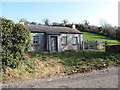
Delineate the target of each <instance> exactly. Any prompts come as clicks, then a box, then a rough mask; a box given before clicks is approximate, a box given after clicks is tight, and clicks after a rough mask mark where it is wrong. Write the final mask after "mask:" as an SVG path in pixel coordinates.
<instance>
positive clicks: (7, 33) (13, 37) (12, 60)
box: [0, 18, 30, 68]
mask: <svg viewBox="0 0 120 90" xmlns="http://www.w3.org/2000/svg"><path fill="white" fill-rule="evenodd" d="M0 21H1V30H2V34H1V35H2V64H3V65H7V66H10V67H12V68H16V67H18V66H19V63H20V61H21V60H23V59H24V53H25V52H26V51H28V49H29V46H30V32H29V30H28V29H26V28H25V27H24V25H22V24H15V23H13V22H12V21H11V20H7V19H5V18H0Z"/></svg>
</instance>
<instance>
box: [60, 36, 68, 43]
mask: <svg viewBox="0 0 120 90" xmlns="http://www.w3.org/2000/svg"><path fill="white" fill-rule="evenodd" d="M61 42H62V45H67V36H63V37H62V38H61Z"/></svg>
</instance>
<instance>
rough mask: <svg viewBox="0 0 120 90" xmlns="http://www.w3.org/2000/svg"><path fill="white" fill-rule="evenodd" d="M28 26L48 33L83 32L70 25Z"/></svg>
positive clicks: (36, 30) (30, 28) (33, 30)
mask: <svg viewBox="0 0 120 90" xmlns="http://www.w3.org/2000/svg"><path fill="white" fill-rule="evenodd" d="M26 28H28V29H29V30H30V31H31V32H44V33H46V34H60V33H75V34H77V33H79V34H82V33H81V32H80V31H78V30H77V29H72V28H68V27H56V26H37V25H28V26H26Z"/></svg>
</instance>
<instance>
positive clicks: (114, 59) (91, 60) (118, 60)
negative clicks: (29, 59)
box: [30, 50, 120, 73]
mask: <svg viewBox="0 0 120 90" xmlns="http://www.w3.org/2000/svg"><path fill="white" fill-rule="evenodd" d="M30 55H31V56H33V57H35V58H36V57H37V58H42V59H43V60H45V61H47V60H49V59H53V60H57V61H58V62H59V63H61V64H63V65H64V66H65V67H66V68H68V69H67V70H68V71H67V70H66V72H67V73H68V72H69V73H74V72H84V71H90V70H92V69H102V68H105V67H108V66H110V65H120V54H115V55H114V54H113V55H108V54H106V53H105V51H103V50H97V51H65V52H58V53H47V52H42V53H31V54H30Z"/></svg>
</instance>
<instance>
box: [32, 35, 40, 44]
mask: <svg viewBox="0 0 120 90" xmlns="http://www.w3.org/2000/svg"><path fill="white" fill-rule="evenodd" d="M32 43H33V44H39V36H33V41H32Z"/></svg>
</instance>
